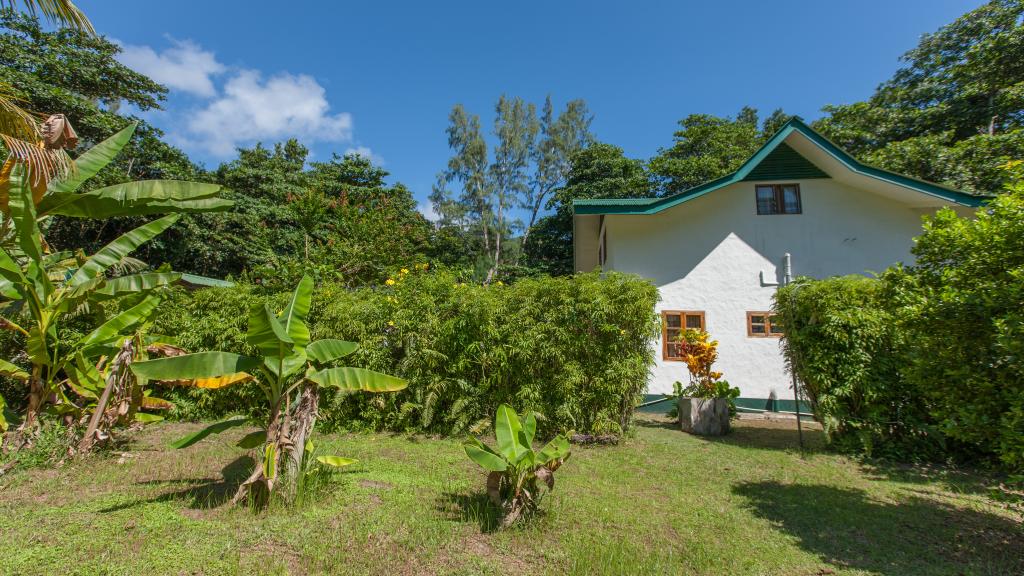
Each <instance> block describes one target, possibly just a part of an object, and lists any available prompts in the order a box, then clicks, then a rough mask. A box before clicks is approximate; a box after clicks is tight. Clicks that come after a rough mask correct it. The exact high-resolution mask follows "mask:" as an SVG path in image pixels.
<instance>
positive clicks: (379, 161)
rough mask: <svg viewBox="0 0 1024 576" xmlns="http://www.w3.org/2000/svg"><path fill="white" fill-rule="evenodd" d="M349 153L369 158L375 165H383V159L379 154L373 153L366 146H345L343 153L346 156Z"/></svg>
mask: <svg viewBox="0 0 1024 576" xmlns="http://www.w3.org/2000/svg"><path fill="white" fill-rule="evenodd" d="M349 154H355V155H357V156H362V157H363V158H366V159H367V160H369V161H370V162H373V163H374V164H376V165H377V166H383V165H384V159H383V158H381V157H380V156H378V155H376V154H374V153H373V150H370V149H369V148H368V147H366V146H351V147H349V148H346V149H345V154H344V155H345V156H348V155H349Z"/></svg>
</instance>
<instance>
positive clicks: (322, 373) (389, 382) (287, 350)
mask: <svg viewBox="0 0 1024 576" xmlns="http://www.w3.org/2000/svg"><path fill="white" fill-rule="evenodd" d="M312 296H313V280H312V279H311V278H310V277H309V276H304V277H303V278H302V280H301V281H300V282H299V284H298V286H297V287H296V288H295V292H294V293H293V294H292V296H291V299H290V300H289V302H288V304H287V306H285V308H284V310H282V311H281V312H280V313H275V312H274V311H273V310H272V309H271V308H270V306H269V305H268V304H258V305H255V306H253V307H252V309H251V310H250V311H249V326H248V328H247V331H246V340H247V342H248V343H249V344H250V345H251V346H253V347H254V348H255V349H256V350H257V351H258V352H259V356H245V355H239V354H233V353H230V352H197V353H194V354H186V355H182V356H173V357H168V358H159V359H155V360H149V361H146V362H136V363H134V364H132V366H131V369H132V370H133V371H134V372H135V374H136V375H137V376H138V377H139V378H143V379H148V380H162V381H177V382H182V381H184V382H185V383H187V384H190V385H192V386H196V387H199V388H221V387H224V386H230V385H236V384H239V383H242V382H250V381H255V382H256V383H257V385H258V386H259V387H260V389H261V390H262V391H263V393H264V395H265V397H266V399H267V407H268V408H269V410H268V412H269V417H268V418H267V420H266V421H265V422H261V423H256V424H257V425H258V426H259V427H260V430H259V431H257V432H253V433H251V434H249V435H247V436H245V437H244V438H242V440H241V441H240V442H239V447H241V448H247V449H254V450H258V452H259V454H260V458H259V462H258V463H257V465H256V466H255V468H254V469H253V471H252V473H251V474H250V476H249V478H248V479H246V481H245V482H243V483H242V485H241V486H239V488H238V492H237V493H236V494H235V497H234V499H233V502H235V503H238V502H241V501H244V500H249V502H250V503H252V504H253V505H255V506H262V505H265V504H266V502H267V501H268V499H269V497H270V495H271V494H273V493H274V492H275V490H276V489H277V488H278V487H279V486H280V485H281V484H285V485H287V486H289V487H290V488H294V486H295V481H296V479H297V476H298V474H299V473H300V471H301V469H302V464H303V458H304V451H305V448H306V446H307V444H308V440H309V438H310V437H311V435H312V432H313V427H314V425H315V422H316V415H317V407H318V405H319V389H320V387H324V388H333V389H337V390H340V391H341V392H343V393H352V392H357V391H363V392H394V391H398V390H401V389H403V388H405V387H406V382H405V381H404V380H402V379H400V378H396V377H394V376H389V375H387V374H381V373H379V372H374V371H372V370H366V369H363V368H353V367H331V364H333V363H334V362H335V361H337V360H339V359H340V358H343V357H345V356H348V355H349V354H351V353H353V352H355V350H356V348H357V345H356V344H355V343H353V342H346V341H344V340H335V339H324V340H317V341H315V342H311V341H310V333H309V327H308V326H307V324H306V317H307V315H308V313H309V307H310V302H311V300H312ZM252 424H254V422H251V421H250V420H249V419H248V418H245V417H235V418H229V419H227V420H223V421H220V422H216V423H214V424H212V425H210V426H207V427H206V428H203V429H201V430H199V431H198V432H195V433H193V434H189V435H188V436H185V437H183V438H180V439H178V440H176V441H175V442H173V443H172V444H171V446H172V447H174V448H186V447H188V446H191V445H193V444H195V443H196V442H199V441H200V440H202V439H204V438H206V437H208V436H210V435H211V434H219V433H221V432H224V431H226V430H230V429H232V428H235V427H238V426H248V425H252ZM318 460H319V461H320V462H321V463H323V464H326V465H330V466H343V465H347V464H350V463H352V461H351V460H348V459H344V458H341V457H337V456H322V457H320V458H319V459H318ZM282 466H283V467H284V471H283V472H282ZM282 476H283V477H284V478H285V479H286V482H281V478H282Z"/></svg>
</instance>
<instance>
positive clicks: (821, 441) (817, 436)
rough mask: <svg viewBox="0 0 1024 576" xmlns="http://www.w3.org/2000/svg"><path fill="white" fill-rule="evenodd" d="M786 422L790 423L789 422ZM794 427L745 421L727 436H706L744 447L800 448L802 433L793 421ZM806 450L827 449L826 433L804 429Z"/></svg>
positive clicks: (718, 441)
mask: <svg viewBox="0 0 1024 576" xmlns="http://www.w3.org/2000/svg"><path fill="white" fill-rule="evenodd" d="M786 424H789V423H788V422H787V423H786ZM792 425H793V428H792V429H790V428H785V427H782V426H779V425H774V424H773V425H771V426H768V425H764V426H762V425H760V423H756V424H751V423H749V422H743V423H741V424H735V423H734V424H733V427H732V430H731V431H730V432H729V433H728V434H726V435H725V436H718V437H710V436H709V437H704V440H707V441H708V442H717V443H720V444H729V445H732V446H741V447H744V448H759V449H762V450H799V449H800V434H801V432H800V431H798V430H797V429H796V423H795V422H793V424H792ZM802 433H803V438H804V450H806V451H808V452H820V451H822V450H824V449H825V433H824V432H822V431H821V430H814V429H806V428H805V429H804V430H803V432H802Z"/></svg>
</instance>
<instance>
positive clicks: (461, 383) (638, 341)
mask: <svg viewBox="0 0 1024 576" xmlns="http://www.w3.org/2000/svg"><path fill="white" fill-rule="evenodd" d="M389 280H391V281H392V282H393V283H386V284H384V285H382V286H377V287H372V288H362V289H355V290H353V289H348V288H346V287H344V286H341V285H337V284H332V283H326V284H323V285H321V286H319V287H318V288H317V291H316V294H315V296H314V298H313V304H312V309H311V310H310V314H309V320H308V322H309V324H310V329H311V331H312V335H313V338H314V339H318V338H327V337H330V338H341V339H345V340H352V341H358V342H360V344H361V346H360V349H359V351H358V352H357V353H356V354H355V355H353V357H352V364H353V365H356V366H361V367H364V368H369V369H372V370H376V371H380V372H385V373H388V374H394V375H396V376H399V377H401V378H404V379H406V380H408V381H409V387H408V389H406V390H404V391H402V392H399V393H397V394H393V395H389V396H387V397H384V396H378V397H366V398H359V397H354V396H346V397H342V396H337V397H325V398H324V399H323V401H322V402H321V405H320V412H321V416H320V420H319V422H320V424H321V425H322V426H323V429H324V430H330V429H337V428H340V427H342V426H345V427H352V426H356V427H362V428H373V429H388V430H402V431H417V432H431V433H441V434H456V433H462V432H465V431H468V430H471V429H474V428H476V427H485V426H487V425H488V421H489V419H490V418H491V415H493V414H494V411H495V410H496V409H497V407H498V406H499V405H500V404H502V403H508V404H511V405H513V406H516V407H517V408H518V409H520V410H534V411H536V412H538V413H539V414H540V416H539V417H538V420H539V424H538V426H539V429H540V433H541V434H542V435H546V434H550V433H555V432H561V431H569V430H573V431H578V432H581V433H588V434H594V433H621V432H622V431H623V430H624V429H625V428H626V427H628V425H629V423H630V419H631V418H632V411H633V407H634V406H635V405H636V404H637V403H639V401H640V398H641V397H642V394H643V391H644V387H645V385H646V379H647V371H648V368H649V367H650V365H651V363H652V362H653V357H652V353H651V347H650V341H651V339H652V338H654V337H656V335H657V322H656V319H655V316H654V312H653V310H654V303H655V301H656V299H657V290H656V289H655V287H654V286H653V285H651V284H650V283H649V282H647V281H645V280H642V279H640V278H638V277H634V276H628V275H624V274H607V275H604V276H599V275H598V274H581V275H576V276H572V277H560V278H546V277H545V278H536V279H524V280H521V281H519V282H516V283H515V284H513V285H500V284H494V285H490V286H479V285H473V284H469V283H466V282H464V281H463V280H462V278H460V277H459V275H458V274H455V273H451V272H446V271H433V270H431V271H429V272H428V271H425V270H423V269H422V268H415V267H414V268H413V269H411V270H406V271H405V272H404V273H403V272H401V271H399V272H398V273H396V274H395V275H393V277H392V278H391V279H389ZM285 299H286V295H285V294H269V295H267V294H264V293H263V292H262V291H261V290H260V289H259V287H257V286H253V285H247V284H239V285H238V286H236V287H234V288H232V289H204V290H198V291H195V292H184V291H181V292H179V293H177V294H176V296H175V297H173V298H172V299H170V301H168V302H166V303H164V304H163V307H162V309H161V310H160V311H159V312H160V313H159V314H158V317H159V318H160V320H159V321H158V324H157V326H156V327H155V330H156V331H158V332H160V333H164V334H175V335H177V343H178V344H179V345H180V346H181V347H183V348H185V349H186V350H190V351H198V350H225V351H230V352H236V353H251V351H249V350H248V348H247V345H246V343H245V324H246V313H245V311H246V310H248V309H249V306H250V305H251V304H252V303H254V302H258V301H260V300H267V301H269V302H270V304H271V307H272V308H274V309H275V310H276V309H280V308H281V307H283V306H284V303H285ZM258 394H259V392H258V390H256V389H255V388H254V387H251V386H236V387H232V388H230V389H225V390H218V391H216V393H210V392H207V391H202V390H186V389H180V390H177V391H175V392H173V393H171V394H169V395H168V396H169V397H171V398H172V399H173V400H174V401H175V402H176V404H177V405H178V406H179V408H180V410H179V413H178V415H179V416H180V417H184V418H212V417H220V416H223V415H225V414H229V413H232V412H237V411H239V410H240V409H241V410H243V411H256V410H259V406H260V405H261V402H259V397H258Z"/></svg>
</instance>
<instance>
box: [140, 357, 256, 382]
mask: <svg viewBox="0 0 1024 576" xmlns="http://www.w3.org/2000/svg"><path fill="white" fill-rule="evenodd" d="M259 365H260V358H252V357H250V356H240V355H238V354H232V353H230V352H197V353H195V354H184V355H182V356H171V357H169V358H157V359H155V360H146V361H144V362H132V372H134V373H135V375H136V376H139V377H141V378H146V379H148V380H199V379H203V378H217V377H219V376H227V375H232V374H237V373H239V372H247V371H249V370H253V369H254V368H256V367H258V366H259Z"/></svg>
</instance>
